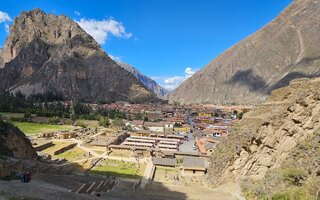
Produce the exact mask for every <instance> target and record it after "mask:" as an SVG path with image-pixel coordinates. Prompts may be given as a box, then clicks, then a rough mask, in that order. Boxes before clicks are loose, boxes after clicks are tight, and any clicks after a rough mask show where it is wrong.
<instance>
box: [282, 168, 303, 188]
mask: <svg viewBox="0 0 320 200" xmlns="http://www.w3.org/2000/svg"><path fill="white" fill-rule="evenodd" d="M282 175H283V178H284V180H285V181H287V182H289V183H290V184H291V185H294V186H301V185H302V184H303V182H304V181H305V180H306V178H307V175H308V174H307V172H306V171H305V170H303V169H299V168H295V167H289V168H285V169H284V170H283V172H282Z"/></svg>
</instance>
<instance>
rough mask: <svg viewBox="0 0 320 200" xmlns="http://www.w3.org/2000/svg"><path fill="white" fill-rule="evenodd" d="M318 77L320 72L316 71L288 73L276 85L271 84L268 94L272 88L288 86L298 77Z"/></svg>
mask: <svg viewBox="0 0 320 200" xmlns="http://www.w3.org/2000/svg"><path fill="white" fill-rule="evenodd" d="M316 77H320V73H316V74H312V75H310V74H304V73H301V72H291V73H289V74H287V75H286V76H285V77H283V78H282V79H281V80H279V81H278V82H277V83H275V84H274V85H272V86H270V87H269V89H268V94H271V91H272V90H275V89H278V88H281V87H285V86H288V85H289V84H290V81H291V80H293V79H298V78H316Z"/></svg>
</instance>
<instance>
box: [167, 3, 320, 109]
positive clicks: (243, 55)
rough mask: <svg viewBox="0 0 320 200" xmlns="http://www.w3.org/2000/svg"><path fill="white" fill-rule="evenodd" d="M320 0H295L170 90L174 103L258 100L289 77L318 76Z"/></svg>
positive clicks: (170, 98)
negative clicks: (266, 22) (270, 19)
mask: <svg viewBox="0 0 320 200" xmlns="http://www.w3.org/2000/svg"><path fill="white" fill-rule="evenodd" d="M319 18H320V2H319V1H314V0H295V1H293V3H291V4H290V5H289V6H288V7H287V8H286V9H285V10H284V11H283V12H282V13H280V15H279V16H278V17H277V18H276V19H274V20H273V21H271V22H270V23H268V24H267V25H266V26H264V27H263V28H262V29H261V30H259V31H257V32H256V33H254V34H253V35H251V36H249V37H248V38H246V39H244V40H242V41H241V42H239V43H238V44H236V45H235V46H233V47H231V48H230V49H228V50H227V51H225V52H224V53H223V54H221V55H220V56H218V57H217V58H215V59H214V60H212V61H211V62H210V63H209V64H207V65H206V66H205V67H204V68H203V69H202V70H200V71H198V72H197V73H196V74H195V75H193V76H192V77H191V78H189V79H188V80H186V81H185V82H184V83H182V84H181V85H180V86H179V87H178V88H177V89H176V90H174V91H173V92H172V93H170V94H169V96H168V99H169V101H170V102H174V101H178V102H180V103H186V104H188V103H215V104H230V103H237V104H257V103H259V102H262V101H263V100H265V99H266V98H267V96H268V95H270V92H271V91H272V90H273V89H276V88H279V87H282V86H287V85H288V84H289V82H290V80H292V79H295V78H303V77H318V76H320V43H319V42H318V41H320V34H319V31H320V23H319V20H318V19H319Z"/></svg>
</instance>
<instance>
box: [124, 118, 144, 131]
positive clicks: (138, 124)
mask: <svg viewBox="0 0 320 200" xmlns="http://www.w3.org/2000/svg"><path fill="white" fill-rule="evenodd" d="M143 123H144V121H143V120H133V121H132V122H129V123H128V124H130V125H131V128H132V130H134V131H141V130H143Z"/></svg>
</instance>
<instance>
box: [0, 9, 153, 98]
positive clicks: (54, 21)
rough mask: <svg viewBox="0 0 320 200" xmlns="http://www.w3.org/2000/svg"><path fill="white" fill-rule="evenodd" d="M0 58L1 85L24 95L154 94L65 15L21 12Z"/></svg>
mask: <svg viewBox="0 0 320 200" xmlns="http://www.w3.org/2000/svg"><path fill="white" fill-rule="evenodd" d="M1 57H2V63H0V64H2V66H1V67H2V69H1V68H0V79H1V85H0V89H10V90H11V91H13V92H15V91H17V90H20V91H21V92H22V93H24V94H27V95H29V94H32V93H42V92H45V91H48V90H49V91H53V92H57V93H58V92H59V93H62V94H63V95H64V96H65V97H66V98H69V99H70V98H75V99H78V100H84V101H99V100H104V101H115V100H125V101H130V100H132V101H148V100H156V99H157V98H156V97H155V95H154V94H153V93H152V92H150V91H149V90H148V89H147V88H146V87H145V86H143V85H142V84H141V83H140V82H139V81H138V80H137V79H136V78H135V77H134V76H133V75H132V74H131V73H129V72H127V71H126V70H124V69H122V68H121V67H119V66H118V65H117V64H116V63H115V62H114V61H113V60H112V59H111V58H109V56H108V55H107V54H106V53H105V52H104V51H103V50H102V49H101V48H100V46H99V45H98V43H97V42H96V41H95V40H94V39H93V38H92V37H91V36H90V35H88V34H87V33H86V32H85V31H84V30H82V29H81V28H80V26H79V25H78V24H77V23H75V22H74V21H72V20H70V19H69V18H68V17H66V16H55V15H52V14H46V13H44V12H43V11H41V10H40V9H35V10H32V11H30V12H23V13H21V15H20V16H18V17H16V18H15V20H14V23H13V25H12V26H11V27H10V35H9V36H8V38H7V39H6V42H5V44H4V46H3V50H2V56H1Z"/></svg>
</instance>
